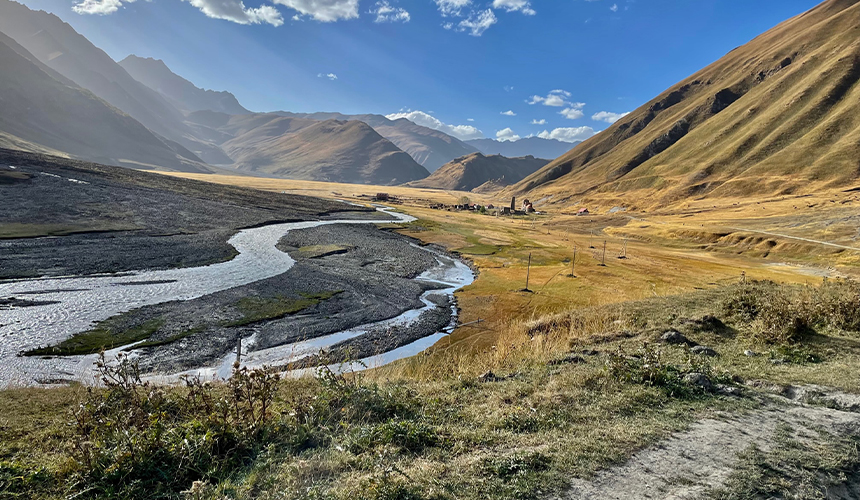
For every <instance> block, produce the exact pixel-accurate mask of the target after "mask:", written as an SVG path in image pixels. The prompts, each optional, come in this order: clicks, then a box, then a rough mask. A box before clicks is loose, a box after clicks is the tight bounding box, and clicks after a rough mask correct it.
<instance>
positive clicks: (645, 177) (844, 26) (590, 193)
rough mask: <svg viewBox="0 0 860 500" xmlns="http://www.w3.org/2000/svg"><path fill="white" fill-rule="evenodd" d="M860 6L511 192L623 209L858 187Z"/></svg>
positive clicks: (731, 60)
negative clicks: (603, 204) (690, 199)
mask: <svg viewBox="0 0 860 500" xmlns="http://www.w3.org/2000/svg"><path fill="white" fill-rule="evenodd" d="M858 35H860V4H858V2H857V0H828V1H826V2H824V3H822V4H821V5H819V6H817V7H815V8H814V9H812V10H810V11H808V12H806V13H804V14H802V15H800V16H797V17H795V18H793V19H790V20H788V21H786V22H784V23H782V24H780V25H779V26H777V27H775V28H773V29H771V30H770V31H768V32H766V33H764V34H763V35H761V36H759V37H757V38H755V39H754V40H752V41H751V42H749V43H748V44H746V45H744V46H742V47H739V48H737V49H735V50H733V51H731V52H730V53H728V54H727V55H726V56H725V57H723V58H722V59H720V60H719V61H717V62H715V63H713V64H712V65H710V66H708V67H707V68H705V69H703V70H701V71H699V72H698V73H696V74H694V75H692V76H690V77H689V78H687V79H686V80H684V81H682V82H680V83H678V84H677V85H675V86H673V87H671V88H669V89H668V90H666V91H665V92H664V93H662V94H660V95H659V96H657V97H656V98H655V99H653V100H652V101H650V102H648V103H647V104H645V105H644V106H642V107H640V108H639V109H637V110H635V111H634V112H632V113H630V114H629V115H628V116H626V117H624V118H623V119H621V120H619V121H618V122H616V123H615V124H614V125H612V126H611V127H609V128H608V129H607V130H606V131H604V132H602V133H600V134H598V135H596V136H594V137H592V138H590V139H588V140H587V141H585V142H583V143H582V144H580V145H579V146H578V147H576V148H575V149H574V150H572V151H571V152H569V153H568V154H566V155H564V156H562V157H560V158H558V159H557V160H555V161H553V162H552V163H550V164H549V165H547V166H546V167H544V168H543V169H541V170H540V171H539V172H537V173H535V174H534V175H531V176H529V177H528V178H526V179H525V180H523V181H522V182H520V183H519V184H517V185H516V186H515V187H514V188H513V189H512V191H513V193H529V194H530V195H531V196H534V197H539V196H548V195H552V196H553V198H552V199H551V203H557V204H568V203H573V202H577V201H582V200H593V201H601V200H602V201H605V202H606V204H607V205H609V204H623V205H627V206H634V207H636V206H639V207H645V206H651V205H655V204H659V205H665V204H670V203H673V202H678V201H681V200H685V199H688V198H690V197H697V198H698V197H736V196H750V195H756V196H768V195H783V194H801V193H808V192H812V191H816V190H822V189H827V188H844V187H853V186H854V185H855V184H856V183H857V176H858V163H857V158H858V157H860V119H858V116H860V87H859V86H858V85H857V81H858V79H860V37H858Z"/></svg>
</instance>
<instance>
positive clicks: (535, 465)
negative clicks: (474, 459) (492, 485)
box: [482, 452, 552, 481]
mask: <svg viewBox="0 0 860 500" xmlns="http://www.w3.org/2000/svg"><path fill="white" fill-rule="evenodd" d="M551 463H552V460H550V458H549V457H548V456H546V455H544V454H543V453H540V452H533V453H526V454H514V455H509V456H506V457H493V458H485V459H484V461H483V463H482V466H483V469H484V473H485V474H487V475H491V476H495V477H498V478H500V479H503V480H506V481H507V480H510V479H512V478H515V477H517V476H523V475H527V474H532V473H535V472H542V471H545V470H547V469H549V466H550V464H551Z"/></svg>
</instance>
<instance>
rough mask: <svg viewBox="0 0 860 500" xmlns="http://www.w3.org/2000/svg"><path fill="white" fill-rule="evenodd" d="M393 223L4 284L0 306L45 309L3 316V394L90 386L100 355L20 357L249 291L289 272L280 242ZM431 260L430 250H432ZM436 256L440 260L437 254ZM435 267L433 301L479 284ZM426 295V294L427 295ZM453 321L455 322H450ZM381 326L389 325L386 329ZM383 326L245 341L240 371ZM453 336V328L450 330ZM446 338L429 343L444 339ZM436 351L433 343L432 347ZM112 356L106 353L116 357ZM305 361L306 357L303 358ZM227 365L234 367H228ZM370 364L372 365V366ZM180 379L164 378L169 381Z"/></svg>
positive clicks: (461, 272) (405, 317)
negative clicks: (181, 305)
mask: <svg viewBox="0 0 860 500" xmlns="http://www.w3.org/2000/svg"><path fill="white" fill-rule="evenodd" d="M380 210H381V211H383V212H385V213H386V214H388V215H390V216H392V217H394V218H395V220H391V219H387V220H329V221H308V222H294V223H285V224H273V225H269V226H263V227H258V228H252V229H245V230H242V231H240V232H238V233H236V235H234V236H233V237H232V238H231V239H230V240H229V243H230V244H231V245H233V247H235V248H236V251H237V252H238V255H237V256H236V257H235V258H234V259H232V260H230V261H228V262H222V263H219V264H213V265H209V266H203V267H194V268H184V269H168V270H162V271H139V272H133V273H127V274H123V275H108V276H98V275H96V276H84V277H68V278H51V279H35V280H24V281H16V282H9V283H3V284H0V298H10V297H17V298H19V299H24V298H26V299H27V300H33V301H44V302H48V303H46V304H44V305H38V306H28V307H13V308H11V309H5V310H0V387H9V386H17V385H22V386H31V385H41V384H51V383H54V382H56V381H60V380H78V381H81V382H85V383H88V382H91V381H92V380H93V374H94V372H93V363H94V362H95V360H96V357H97V356H96V355H89V356H67V357H58V358H50V359H44V358H39V357H24V356H19V355H18V354H19V353H20V352H22V351H27V350H30V349H34V348H38V347H41V346H45V345H53V344H56V343H58V342H61V341H63V340H65V339H67V338H69V337H71V336H72V335H74V334H75V333H79V332H81V331H85V330H87V329H89V328H90V327H92V325H93V324H94V323H95V322H98V321H102V320H105V319H107V318H110V317H111V316H114V315H116V314H119V313H122V312H126V311H130V310H132V309H136V308H139V307H143V306H148V305H154V304H160V303H164V302H170V301H174V300H190V299H194V298H197V297H202V296H204V295H208V294H211V293H215V292H219V291H222V290H227V289H230V288H234V287H237V286H242V285H246V284H248V283H253V282H255V281H259V280H263V279H267V278H271V277H273V276H277V275H280V274H283V273H285V272H287V271H288V270H289V269H290V268H291V267H292V266H293V264H294V263H295V261H294V260H293V259H292V258H291V257H290V256H289V255H288V254H286V253H284V252H281V251H280V250H278V249H277V248H276V245H277V243H278V241H279V240H280V239H281V238H282V237H283V236H284V235H285V234H287V233H288V232H289V231H291V230H294V229H307V228H313V227H318V226H322V225H330V224H383V223H392V222H400V223H402V222H411V221H413V220H415V218H414V217H411V216H409V215H405V214H400V213H397V212H393V211H390V210H388V209H380ZM427 251H431V252H433V250H430V249H427ZM434 253H435V252H434ZM435 256H436V260H437V262H438V263H439V265H438V266H436V267H434V268H433V269H431V270H428V271H427V272H425V273H424V274H422V276H419V277H418V278H416V279H424V280H433V281H437V282H439V283H442V284H443V286H445V287H446V288H445V289H444V290H437V291H435V293H447V294H449V295H451V296H453V292H454V291H455V290H457V289H459V288H461V287H462V286H465V285H468V284H469V283H471V282H472V281H473V280H474V275H473V273H472V272H471V270H470V269H469V268H468V267H467V266H465V265H464V264H463V263H462V262H460V261H458V260H456V259H451V258H450V257H448V256H446V255H443V254H440V253H436V255H435ZM425 295H426V294H425ZM422 301H423V303H424V304H425V305H424V307H423V308H421V309H416V310H413V311H407V312H406V313H404V314H402V315H400V316H398V317H397V318H393V319H391V320H387V321H389V322H400V323H401V324H404V323H408V322H409V321H414V319H415V318H417V316H418V314H420V312H421V311H422V310H425V309H426V308H428V307H435V306H433V305H432V304H431V303H430V302H429V301H428V300H427V299H426V296H423V297H422ZM452 321H453V320H452ZM383 323H384V322H383ZM381 324H382V323H377V324H371V325H363V326H361V327H358V328H354V329H351V330H349V331H347V332H340V333H336V334H334V335H329V336H326V337H322V338H319V339H313V340H309V341H306V342H307V343H298V344H292V345H290V346H281V347H275V348H272V349H267V350H265V351H259V352H254V351H253V344H254V342H253V340H254V339H253V338H252V339H248V341H246V344H247V346H248V347H247V349H249V352H248V353H247V356H246V357H245V359H244V363H243V364H247V365H248V366H260V365H263V364H270V365H274V364H281V363H282V362H289V361H291V360H295V359H298V358H297V356H298V357H301V356H302V355H305V354H301V353H307V354H310V353H311V351H313V353H315V352H317V351H318V350H319V349H320V348H324V347H328V346H330V345H332V344H335V343H337V342H340V341H342V340H346V339H349V338H352V337H355V336H357V335H361V334H362V333H364V332H365V331H367V330H368V329H369V328H372V327H375V326H380V325H381ZM449 328H450V327H449ZM443 335H444V332H440V333H439V334H437V335H434V336H432V337H437V338H436V340H438V338H441V336H443ZM422 340H424V342H421V341H419V342H417V343H415V345H412V346H403V347H401V348H398V349H396V350H395V351H390V352H389V353H386V354H384V355H381V356H384V358H383V357H374V359H368V360H364V361H365V363H366V364H368V366H373V365H379V364H382V363H383V362H390V361H393V360H394V359H399V358H402V357H407V356H410V355H414V354H417V353H418V352H421V350H423V349H425V348H426V347H429V345H432V344H429V345H425V344H427V343H428V342H430V341H431V340H432V338H427V339H422ZM433 342H434V343H435V340H433ZM115 352H116V351H114V352H111V353H108V354H109V355H115ZM300 354H301V355H300ZM228 358H229V356H228V357H227V358H225V360H224V361H223V362H222V363H221V364H220V365H219V366H215V367H201V368H200V369H199V370H195V372H196V373H199V374H201V375H213V376H226V375H229V370H226V369H225V368H226V367H227V366H229V365H230V364H232V360H230V359H228ZM228 361H229V363H228ZM368 361H369V362H370V363H367V362H368ZM174 378H175V377H166V378H165V381H169V380H171V379H174Z"/></svg>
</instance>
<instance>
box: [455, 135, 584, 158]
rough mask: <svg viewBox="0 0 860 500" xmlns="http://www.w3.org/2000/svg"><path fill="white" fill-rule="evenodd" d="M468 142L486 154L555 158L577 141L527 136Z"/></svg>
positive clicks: (510, 156)
mask: <svg viewBox="0 0 860 500" xmlns="http://www.w3.org/2000/svg"><path fill="white" fill-rule="evenodd" d="M466 144H468V145H470V146H472V147H474V148H475V149H477V150H478V151H480V152H482V153H484V154H485V155H502V156H507V157H508V158H514V157H517V156H529V155H531V156H534V157H535V158H546V159H548V160H553V159H555V158H558V157H559V156H561V155H563V154H565V153H567V152H568V151H570V150H571V149H573V147H574V146H576V145H577V144H579V141H577V142H562V141H559V140H556V139H542V138H540V137H526V138H523V139H519V140H517V141H497V140H495V139H472V140H469V141H466Z"/></svg>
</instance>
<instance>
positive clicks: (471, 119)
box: [466, 118, 475, 122]
mask: <svg viewBox="0 0 860 500" xmlns="http://www.w3.org/2000/svg"><path fill="white" fill-rule="evenodd" d="M466 121H467V122H473V121H475V119H474V118H466Z"/></svg>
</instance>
